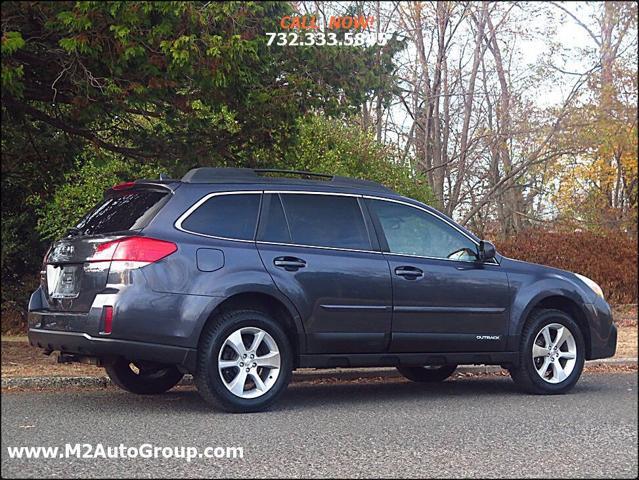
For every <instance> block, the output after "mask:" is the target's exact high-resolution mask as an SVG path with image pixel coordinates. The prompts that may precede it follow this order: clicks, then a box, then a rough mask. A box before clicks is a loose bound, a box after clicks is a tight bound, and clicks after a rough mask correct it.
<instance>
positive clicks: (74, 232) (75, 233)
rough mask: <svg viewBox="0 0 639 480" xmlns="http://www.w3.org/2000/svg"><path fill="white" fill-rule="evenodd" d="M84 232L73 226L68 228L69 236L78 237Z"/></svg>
mask: <svg viewBox="0 0 639 480" xmlns="http://www.w3.org/2000/svg"><path fill="white" fill-rule="evenodd" d="M81 233H82V231H81V230H80V229H79V228H75V227H71V228H70V229H68V230H67V237H77V236H79V235H80V234H81Z"/></svg>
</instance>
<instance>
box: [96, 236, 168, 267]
mask: <svg viewBox="0 0 639 480" xmlns="http://www.w3.org/2000/svg"><path fill="white" fill-rule="evenodd" d="M176 250H177V245H176V244H175V243H173V242H166V241H164V240H157V239H155V238H149V237H126V238H122V239H119V240H113V241H111V242H106V243H101V244H100V245H98V246H97V247H96V249H95V253H94V254H93V256H92V257H91V258H89V259H88V261H89V262H104V261H112V262H130V263H131V266H132V267H133V268H137V267H143V266H144V265H148V264H149V263H154V262H157V261H159V260H162V259H163V258H164V257H168V256H169V255H171V254H172V253H174V252H175V251H176Z"/></svg>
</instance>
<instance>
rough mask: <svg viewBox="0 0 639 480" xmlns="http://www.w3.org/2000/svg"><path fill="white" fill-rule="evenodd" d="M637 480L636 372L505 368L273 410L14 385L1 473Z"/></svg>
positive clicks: (306, 394)
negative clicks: (153, 453)
mask: <svg viewBox="0 0 639 480" xmlns="http://www.w3.org/2000/svg"><path fill="white" fill-rule="evenodd" d="M65 443H70V444H75V443H91V444H98V443H102V444H103V445H104V446H105V447H107V446H117V445H119V444H121V443H123V444H125V445H127V446H138V445H141V444H144V443H151V444H153V445H154V446H162V447H165V446H175V445H178V446H195V447H199V448H200V451H201V450H202V449H204V447H207V446H213V447H216V446H224V447H226V446H241V447H243V449H244V458H243V459H221V460H220V459H206V458H196V459H194V460H193V461H191V462H186V461H185V460H181V459H175V458H173V459H141V458H136V459H116V460H114V459H77V458H73V459H65V460H62V459H56V460H43V459H39V460H33V459H32V460H26V459H22V460H16V459H10V458H9V455H8V453H7V452H8V450H7V447H10V446H63V445H64V444H65ZM105 476H107V477H109V476H127V477H129V476H132V477H164V476H168V477H180V476H185V477H219V476H231V477H244V478H247V477H262V476H269V477H271V476H273V477H318V476H322V477H324V476H330V477H342V476H356V477H365V476H375V477H388V476H392V477H397V476H401V477H430V476H437V477H442V476H443V477H447V476H454V477H459V476H463V477H513V476H515V477H521V476H525V477H550V478H559V477H636V476H637V375H636V372H635V373H626V374H601V373H590V374H585V375H584V377H583V378H582V379H581V381H580V382H579V384H578V385H577V387H576V388H575V390H573V392H572V393H571V394H568V395H564V396H555V397H539V396H531V395H524V394H520V393H519V392H517V391H516V390H515V389H514V387H513V384H512V382H511V381H510V379H509V378H507V377H497V376H484V377H478V378H459V379H455V380H452V381H447V382H445V383H443V384H439V385H435V386H422V385H416V384H411V383H408V382H403V381H402V382H399V381H388V382H386V383H379V382H372V383H365V384H356V383H337V384H321V385H313V384H296V385H292V386H291V387H289V390H288V392H287V393H286V394H285V396H284V397H283V398H282V399H281V401H280V402H279V404H278V405H276V406H275V407H274V409H273V410H271V411H270V412H266V413H260V414H251V415H230V414H224V413H220V412H214V411H211V410H209V409H208V408H207V407H206V405H205V404H204V403H203V402H202V401H201V400H200V398H199V397H198V395H197V393H196V392H195V391H194V390H191V389H184V390H181V391H174V392H170V393H168V394H165V395H162V396H156V397H138V396H134V395H130V394H126V393H121V392H119V391H117V390H112V389H107V390H95V391H93V390H92V391H79V390H75V391H74V390H67V391H62V392H54V393H25V392H22V393H7V394H3V395H2V477H4V478H7V477H39V478H43V477H65V478H69V477H105Z"/></svg>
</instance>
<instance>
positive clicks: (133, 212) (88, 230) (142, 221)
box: [76, 190, 170, 235]
mask: <svg viewBox="0 0 639 480" xmlns="http://www.w3.org/2000/svg"><path fill="white" fill-rule="evenodd" d="M169 195H170V193H169V192H168V191H167V192H161V191H155V190H130V191H126V192H122V193H116V194H114V195H112V196H110V197H109V198H107V199H105V200H104V201H103V202H102V203H101V204H99V205H98V206H97V207H96V208H94V209H93V210H92V211H91V212H89V213H88V214H87V215H86V216H85V217H84V218H83V219H82V220H81V221H80V223H78V225H77V226H76V228H77V230H78V231H79V232H78V233H79V234H80V235H100V234H105V233H114V232H124V231H129V230H140V229H142V228H144V227H145V226H146V225H148V223H149V222H150V221H151V220H152V219H153V217H155V215H156V214H157V213H158V211H159V210H160V209H161V208H162V206H163V205H164V203H165V200H166V199H168V196H169Z"/></svg>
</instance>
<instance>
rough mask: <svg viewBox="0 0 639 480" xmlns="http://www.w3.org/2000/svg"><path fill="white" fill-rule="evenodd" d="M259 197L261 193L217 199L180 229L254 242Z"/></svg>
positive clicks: (210, 201)
mask: <svg viewBox="0 0 639 480" xmlns="http://www.w3.org/2000/svg"><path fill="white" fill-rule="evenodd" d="M260 196H261V194H258V193H247V194H232V195H216V196H214V197H211V198H209V199H208V200H207V201H206V202H204V203H203V204H202V205H200V206H199V207H198V208H197V209H196V210H195V211H194V212H193V213H191V214H190V215H189V216H188V217H187V218H186V219H185V220H184V221H183V222H182V225H181V226H182V228H183V229H184V230H187V231H189V232H194V233H202V234H204V235H211V236H213V237H224V238H231V239H238V240H253V236H254V235H255V226H256V224H257V213H258V211H259V208H260Z"/></svg>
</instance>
